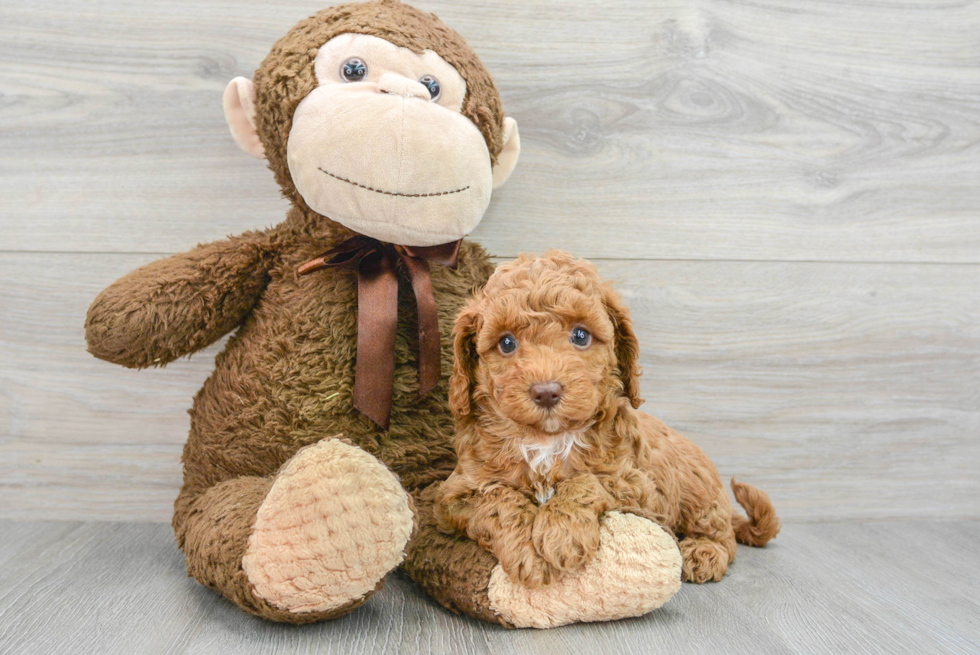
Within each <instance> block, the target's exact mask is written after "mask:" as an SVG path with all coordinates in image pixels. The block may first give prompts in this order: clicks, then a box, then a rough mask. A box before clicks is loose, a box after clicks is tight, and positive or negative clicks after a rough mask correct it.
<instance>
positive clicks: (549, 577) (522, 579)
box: [494, 542, 562, 589]
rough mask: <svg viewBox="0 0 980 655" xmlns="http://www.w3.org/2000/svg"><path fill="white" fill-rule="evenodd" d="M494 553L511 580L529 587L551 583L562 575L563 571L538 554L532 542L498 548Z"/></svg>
mask: <svg viewBox="0 0 980 655" xmlns="http://www.w3.org/2000/svg"><path fill="white" fill-rule="evenodd" d="M494 554H495V555H496V556H497V559H498V560H500V567H501V568H502V569H503V570H504V573H506V574H507V576H508V577H509V578H510V579H511V580H513V581H514V582H517V583H518V584H520V585H523V586H524V587H527V588H528V589H537V588H538V587H543V586H545V585H549V584H551V583H552V582H556V581H557V580H558V579H559V578H560V577H561V575H562V573H561V571H559V570H557V569H555V567H553V566H552V565H551V564H550V563H548V562H547V561H545V560H544V559H542V558H541V557H540V556H539V555H538V553H537V552H536V551H535V550H534V545H533V544H532V543H530V542H526V543H524V544H522V545H519V546H514V547H509V548H506V549H502V548H497V549H496V552H494Z"/></svg>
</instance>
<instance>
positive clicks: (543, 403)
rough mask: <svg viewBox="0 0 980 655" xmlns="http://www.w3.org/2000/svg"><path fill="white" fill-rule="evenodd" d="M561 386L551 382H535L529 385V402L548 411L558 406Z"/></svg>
mask: <svg viewBox="0 0 980 655" xmlns="http://www.w3.org/2000/svg"><path fill="white" fill-rule="evenodd" d="M562 391H564V389H563V388H562V386H561V385H560V384H559V383H557V382H555V381H554V380H552V381H551V382H536V383H534V384H532V385H531V400H533V401H534V404H536V405H537V406H539V407H544V408H545V409H548V408H550V407H554V406H555V405H557V404H558V401H559V400H560V399H561V392H562Z"/></svg>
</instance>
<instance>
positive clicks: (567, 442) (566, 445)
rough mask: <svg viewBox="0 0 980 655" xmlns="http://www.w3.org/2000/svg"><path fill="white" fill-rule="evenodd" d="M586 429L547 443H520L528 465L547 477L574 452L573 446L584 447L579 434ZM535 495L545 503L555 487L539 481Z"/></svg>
mask: <svg viewBox="0 0 980 655" xmlns="http://www.w3.org/2000/svg"><path fill="white" fill-rule="evenodd" d="M582 432H584V430H578V431H575V432H565V433H563V434H561V435H559V436H557V437H554V438H553V439H550V440H548V441H547V442H546V443H524V444H521V445H520V450H521V456H522V457H523V458H524V461H525V462H527V465H528V467H530V469H531V471H533V472H534V473H535V474H536V475H538V476H541V477H542V478H544V477H546V476H547V475H548V473H549V472H551V469H552V468H554V466H555V465H556V464H559V463H561V462H563V461H565V460H566V459H568V456H569V455H570V454H571V453H572V448H575V447H576V446H578V447H579V448H582V447H583V446H584V444H583V443H582V442H581V441H579V435H581V434H582ZM534 487H535V492H534V496H535V498H537V500H538V504H539V505H544V504H545V503H546V502H548V501H549V500H550V499H551V497H552V496H554V495H555V489H554V487H552V486H551V485H550V484H548V483H547V482H545V481H539V482H537V483H536V484H535V485H534Z"/></svg>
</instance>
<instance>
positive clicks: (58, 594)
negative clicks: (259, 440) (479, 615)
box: [0, 521, 980, 655]
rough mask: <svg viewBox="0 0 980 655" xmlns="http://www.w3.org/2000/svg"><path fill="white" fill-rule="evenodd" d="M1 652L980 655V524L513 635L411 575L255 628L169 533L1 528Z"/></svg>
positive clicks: (749, 560) (916, 533) (741, 560)
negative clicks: (337, 608)
mask: <svg viewBox="0 0 980 655" xmlns="http://www.w3.org/2000/svg"><path fill="white" fill-rule="evenodd" d="M0 535H2V538H0V572H2V573H0V653H2V654H3V655H8V654H9V655H14V654H17V655H34V654H48V653H58V654H59V655H74V654H81V653H92V654H99V655H111V654H115V653H122V654H125V655H131V654H132V653H141V654H155V653H161V654H162V653H167V654H177V653H187V654H191V653H220V654H225V653H234V654H235V655H248V654H250V653H255V654H257V655H258V654H262V655H273V654H280V653H282V654H285V653H324V654H326V653H377V654H384V653H493V654H494V655H502V654H505V653H515V654H518V653H521V654H523V653H526V654H530V653H615V654H616V655H626V654H628V653H637V654H640V653H671V654H678V655H679V654H684V653H821V654H828V653H917V654H918V653H922V654H925V653H977V652H980V601H978V598H977V594H976V591H977V589H978V588H980V571H978V568H977V566H976V557H977V546H976V544H977V542H978V540H980V522H977V521H888V522H875V523H810V524H788V525H786V526H785V528H784V530H783V533H782V534H781V535H780V536H779V538H778V539H777V540H776V541H774V542H773V543H772V544H771V545H770V546H769V547H767V548H765V549H752V548H746V547H740V549H739V554H738V559H737V560H736V562H735V564H734V565H733V567H732V569H731V571H730V572H729V574H728V576H726V577H725V579H724V580H723V581H722V582H721V583H718V584H711V585H705V586H700V587H698V586H693V585H684V586H683V587H682V589H681V591H680V592H679V593H678V594H677V596H675V597H674V599H672V600H671V601H670V602H669V603H668V604H667V605H665V606H664V607H663V608H661V609H659V610H657V611H655V612H653V613H652V614H650V615H648V616H646V617H642V618H638V619H631V620H625V621H618V622H613V623H605V624H591V625H576V626H568V627H564V628H558V629H555V630H550V631H535V630H521V631H508V630H504V629H502V628H499V627H496V626H491V625H485V624H482V623H479V622H476V621H473V620H471V619H468V618H466V617H461V616H456V615H454V614H451V613H449V612H447V611H445V610H443V609H442V608H441V607H439V606H438V605H436V604H435V603H434V602H432V601H431V600H429V599H428V598H426V597H424V596H422V595H421V593H420V592H419V591H418V590H417V589H416V588H415V587H414V585H413V584H412V583H411V582H410V581H408V580H407V579H406V578H403V577H402V576H400V575H393V576H391V577H390V579H389V583H388V585H387V586H386V588H385V589H383V590H382V591H381V592H379V593H378V594H376V595H375V596H374V597H373V598H372V599H371V600H370V601H369V602H368V603H367V604H366V605H365V606H364V607H362V608H360V609H359V610H357V611H356V612H354V613H353V614H351V615H348V616H347V617H344V618H342V619H339V620H336V621H333V622H328V623H323V624H318V625H311V626H301V627H296V626H286V625H278V624H273V623H267V622H264V621H261V620H259V619H254V618H252V617H249V616H246V615H244V614H242V613H241V612H239V611H238V610H237V609H236V608H235V607H233V606H232V605H230V604H229V603H227V602H226V601H224V600H223V599H222V598H220V597H219V596H218V595H216V594H215V593H213V592H211V591H210V590H208V589H206V588H204V587H201V586H199V585H198V584H196V583H195V582H194V581H193V580H191V579H190V578H187V577H185V574H184V565H183V559H182V557H181V555H180V553H179V551H178V550H177V548H176V546H175V545H174V543H173V539H172V535H171V532H170V528H169V526H165V525H160V524H152V523H103V522H14V521H3V522H0Z"/></svg>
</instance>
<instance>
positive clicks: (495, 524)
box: [435, 474, 560, 588]
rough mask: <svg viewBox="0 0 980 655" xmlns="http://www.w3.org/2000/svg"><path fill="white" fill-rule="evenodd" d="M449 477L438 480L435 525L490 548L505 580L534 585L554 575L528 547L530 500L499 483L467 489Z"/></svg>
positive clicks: (531, 515)
mask: <svg viewBox="0 0 980 655" xmlns="http://www.w3.org/2000/svg"><path fill="white" fill-rule="evenodd" d="M454 476H455V474H454ZM454 476H450V478H449V479H448V480H447V481H446V482H445V483H444V484H443V493H442V494H440V498H439V500H438V501H437V502H436V507H435V514H436V520H437V521H438V524H439V527H440V529H442V530H446V531H449V530H451V531H455V532H458V533H462V534H465V535H466V536H467V537H469V538H470V539H472V540H473V541H475V542H477V543H478V544H480V546H481V547H483V548H485V549H486V550H489V551H490V552H492V553H493V554H494V555H495V556H496V557H497V560H498V561H499V562H500V566H501V568H503V570H504V572H506V573H507V575H508V576H509V577H510V578H511V580H514V581H517V582H519V583H521V584H523V585H524V586H526V587H532V588H534V587H540V586H541V585H546V584H549V583H551V582H554V581H556V580H557V579H558V578H559V577H560V573H559V572H558V571H556V570H555V569H554V568H553V567H552V566H551V565H550V564H549V563H548V562H546V561H545V560H543V559H542V558H541V557H539V556H538V554H537V552H536V551H535V550H534V542H533V539H532V529H533V526H534V518H535V516H536V515H537V512H538V507H537V505H535V504H534V501H532V500H531V499H530V498H528V497H527V496H525V495H524V494H522V493H521V492H519V491H517V490H516V489H513V488H510V487H505V486H495V487H491V488H489V489H487V490H485V491H481V490H479V489H474V488H467V487H465V486H464V485H463V484H462V483H461V481H460V479H459V478H455V479H454Z"/></svg>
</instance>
